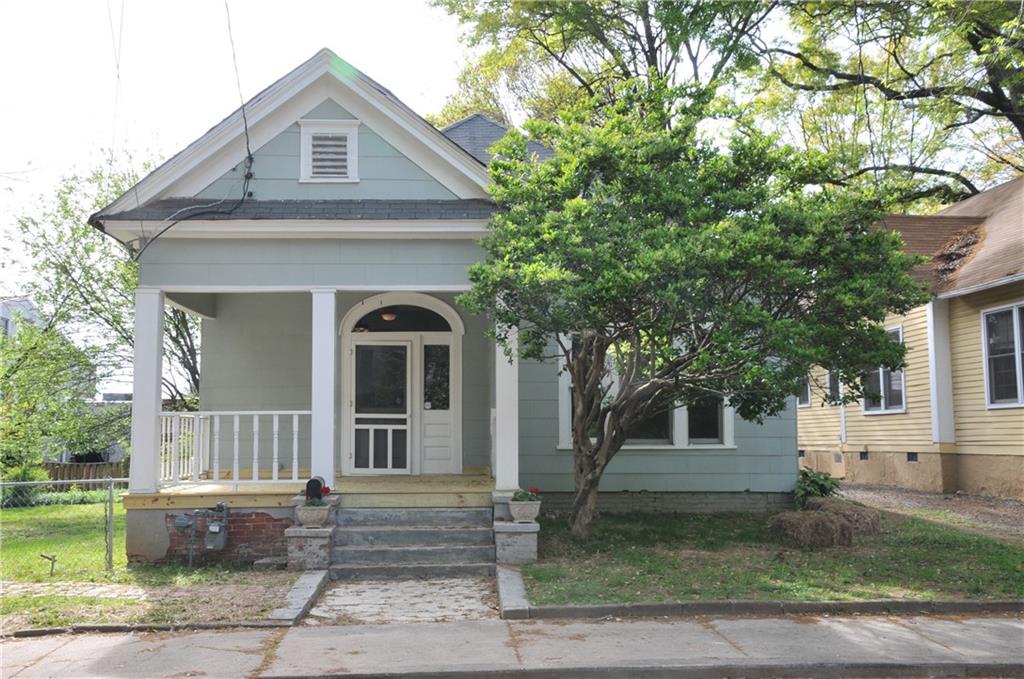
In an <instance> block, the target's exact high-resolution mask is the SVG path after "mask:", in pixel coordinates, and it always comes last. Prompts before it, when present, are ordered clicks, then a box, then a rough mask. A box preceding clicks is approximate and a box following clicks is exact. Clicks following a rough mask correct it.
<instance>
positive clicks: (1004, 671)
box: [0, 616, 1024, 679]
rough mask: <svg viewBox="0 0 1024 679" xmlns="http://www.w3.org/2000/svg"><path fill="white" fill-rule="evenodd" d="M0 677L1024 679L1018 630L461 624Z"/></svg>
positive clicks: (21, 647) (945, 623) (176, 652)
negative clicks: (938, 678)
mask: <svg viewBox="0 0 1024 679" xmlns="http://www.w3.org/2000/svg"><path fill="white" fill-rule="evenodd" d="M0 654H2V665H0V669H2V676H3V677H4V678H5V679H6V678H13V677H19V678H29V677H63V678H70V677H76V678H77V677H140V678H141V677H154V678H156V677H167V678H171V677H173V678H175V679H180V678H182V677H203V678H204V679H212V678H219V677H262V678H269V677H347V678H351V677H384V676H390V677H405V678H409V677H443V676H459V677H477V676H500V677H532V676H544V677H560V678H561V677H566V678H573V677H616V678H619V677H717V676H747V677H769V676H774V677H787V676H801V677H808V676H812V677H819V678H824V677H865V676H871V677H886V676H1006V677H1018V676H1019V677H1024V618H1021V617H1010V616H1003V617H935V616H931V617H890V616H856V617H828V616H790V617H781V618H729V617H709V618H691V619H644V620H604V621H585V622H583V621H573V622H569V621H522V622H511V621H503V620H494V619H491V620H487V619H484V620H460V621H453V622H423V623H398V624H394V623H392V624H351V625H340V626H323V625H321V626H315V627H310V626H298V627H293V628H289V629H241V630H220V631H212V630H207V631H194V632H167V633H136V634H78V635H61V636H49V637H35V638H23V639H21V638H19V639H11V638H8V639H5V640H3V641H2V642H0Z"/></svg>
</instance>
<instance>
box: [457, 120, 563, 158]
mask: <svg viewBox="0 0 1024 679" xmlns="http://www.w3.org/2000/svg"><path fill="white" fill-rule="evenodd" d="M441 132H442V133H443V134H444V136H446V137H448V138H449V139H451V140H452V141H453V142H455V143H456V144H458V145H459V146H460V147H462V148H463V149H464V150H465V151H466V152H467V153H469V154H470V155H471V156H473V157H474V158H476V159H477V160H479V161H480V162H481V163H483V164H484V165H489V164H490V163H491V154H490V152H489V151H490V148H491V147H492V146H494V143H495V142H496V141H498V140H499V139H501V138H502V137H504V136H505V133H506V132H508V127H506V126H505V125H502V124H501V123H499V122H497V121H494V120H491V119H490V118H488V117H487V116H485V115H484V114H482V113H474V114H472V115H469V116H466V117H465V118H463V119H462V120H460V121H458V122H455V123H452V124H451V125H449V126H448V127H445V128H444V129H442V130H441ZM526 148H527V149H529V150H530V151H531V152H533V153H536V154H537V157H538V158H540V159H541V160H544V159H546V158H548V157H550V156H551V150H550V149H549V148H547V147H546V146H543V145H542V144H538V143H537V142H535V141H531V142H529V143H528V144H527V147H526Z"/></svg>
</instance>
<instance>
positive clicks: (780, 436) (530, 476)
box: [499, 360, 797, 492]
mask: <svg viewBox="0 0 1024 679" xmlns="http://www.w3.org/2000/svg"><path fill="white" fill-rule="evenodd" d="M499 415H500V414H499ZM735 434H736V446H737V447H736V449H735V450H714V449H707V450H623V451H621V452H619V453H618V454H617V455H616V456H615V458H614V459H613V460H612V462H611V464H609V466H608V469H607V470H606V471H605V474H604V477H603V478H602V480H601V490H602V491H622V490H630V491H641V490H648V491H705V492H729V491H732V492H743V491H751V492H790V491H792V490H793V485H794V483H795V482H796V473H797V459H796V415H795V413H794V408H793V407H792V406H791V407H790V408H789V409H787V410H786V411H785V412H784V413H782V414H781V415H779V416H778V417H771V418H767V419H766V420H765V423H764V424H763V425H757V424H754V423H752V422H747V421H745V420H742V419H740V418H737V419H736V425H735ZM557 446H558V370H557V367H556V365H555V364H554V363H553V362H538V361H526V360H524V361H521V362H520V364H519V476H520V483H521V485H522V486H523V487H524V488H525V487H528V486H537V487H539V488H541V489H543V490H545V491H552V492H558V491H571V490H572V489H573V476H572V451H569V450H558V449H557Z"/></svg>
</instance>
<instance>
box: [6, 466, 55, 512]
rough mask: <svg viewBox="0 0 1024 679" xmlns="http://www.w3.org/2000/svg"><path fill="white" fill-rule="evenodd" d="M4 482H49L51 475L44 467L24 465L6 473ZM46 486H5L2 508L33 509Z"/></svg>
mask: <svg viewBox="0 0 1024 679" xmlns="http://www.w3.org/2000/svg"><path fill="white" fill-rule="evenodd" d="M2 480H3V481H11V482H14V481H49V480H50V475H49V474H47V473H46V470H45V469H43V468H42V467H37V466H35V465H33V464H28V463H26V464H22V465H19V466H17V467H10V468H8V469H7V470H5V471H4V474H3V479H2ZM45 488H46V486H43V485H38V486H4V487H3V488H2V489H0V507H31V506H32V505H34V504H35V501H36V498H38V497H39V495H40V494H42V492H43V490H44V489H45Z"/></svg>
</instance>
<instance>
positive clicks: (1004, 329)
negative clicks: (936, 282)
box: [981, 302, 1024, 408]
mask: <svg viewBox="0 0 1024 679" xmlns="http://www.w3.org/2000/svg"><path fill="white" fill-rule="evenodd" d="M981 319H982V324H981V325H982V333H983V337H982V341H983V342H984V352H985V394H986V397H985V399H986V403H987V405H988V407H990V408H1006V407H1015V406H1021V405H1024V302H1019V303H1017V304H1014V305H1013V306H1007V307H1001V308H998V309H990V310H988V311H984V312H982V314H981Z"/></svg>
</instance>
